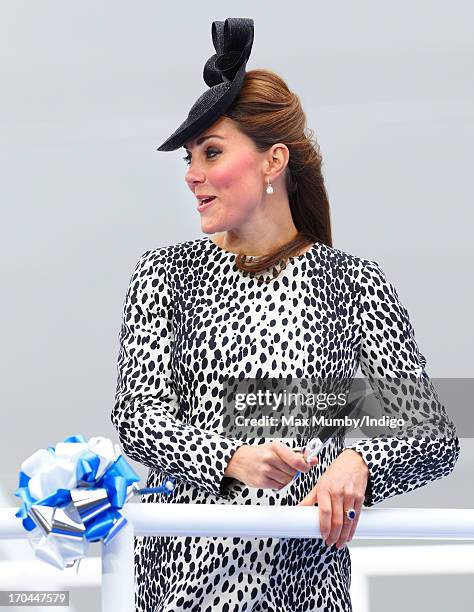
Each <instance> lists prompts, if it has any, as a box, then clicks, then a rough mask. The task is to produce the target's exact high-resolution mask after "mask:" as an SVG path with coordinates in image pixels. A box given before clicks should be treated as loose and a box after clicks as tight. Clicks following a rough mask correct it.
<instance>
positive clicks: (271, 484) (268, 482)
mask: <svg viewBox="0 0 474 612" xmlns="http://www.w3.org/2000/svg"><path fill="white" fill-rule="evenodd" d="M283 486H284V485H282V483H281V482H279V481H278V480H275V479H274V478H271V477H270V476H266V477H265V478H264V480H263V484H262V485H261V486H260V485H259V486H257V488H258V489H274V490H279V489H281V488H282V487H283Z"/></svg>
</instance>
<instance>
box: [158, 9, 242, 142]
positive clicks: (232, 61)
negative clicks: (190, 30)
mask: <svg viewBox="0 0 474 612" xmlns="http://www.w3.org/2000/svg"><path fill="white" fill-rule="evenodd" d="M211 32H212V42H213V44H214V47H215V49H216V53H215V54H214V55H213V56H211V57H210V58H209V59H208V60H207V62H206V64H205V66H204V71H203V77H204V81H205V82H206V84H207V85H208V86H209V89H208V90H207V91H205V92H204V93H203V94H202V95H201V96H200V97H199V98H198V99H197V100H196V102H195V103H194V104H193V106H192V107H191V110H190V111H189V113H188V117H187V119H186V120H185V121H184V122H183V123H182V124H181V125H180V126H179V127H178V129H177V130H176V131H175V132H173V134H171V136H170V137H169V138H168V139H167V140H165V142H164V143H163V144H162V145H160V146H159V147H158V149H157V151H175V150H176V149H179V147H181V146H183V144H184V143H185V142H187V141H188V140H192V139H193V138H194V137H195V136H197V135H198V134H200V133H201V132H202V131H203V130H206V129H207V128H208V127H210V126H211V125H212V124H213V123H214V122H215V121H217V119H219V117H220V116H221V115H222V114H223V113H225V111H226V110H227V109H228V108H229V107H230V105H231V104H232V102H233V101H234V100H235V98H236V97H237V94H238V93H239V91H240V89H241V87H242V84H243V82H244V78H245V67H246V64H247V61H248V59H249V56H250V51H251V50H252V44H253V19H247V18H245V17H229V18H228V19H226V20H225V21H214V22H213V23H212V30H211Z"/></svg>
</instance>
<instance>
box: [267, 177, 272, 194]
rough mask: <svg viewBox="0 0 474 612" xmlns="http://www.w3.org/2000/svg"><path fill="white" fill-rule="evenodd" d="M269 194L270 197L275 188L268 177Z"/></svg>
mask: <svg viewBox="0 0 474 612" xmlns="http://www.w3.org/2000/svg"><path fill="white" fill-rule="evenodd" d="M267 193H268V194H269V195H270V194H272V193H273V187H272V184H271V183H270V179H269V178H268V177H267Z"/></svg>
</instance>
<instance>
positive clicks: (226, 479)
mask: <svg viewBox="0 0 474 612" xmlns="http://www.w3.org/2000/svg"><path fill="white" fill-rule="evenodd" d="M227 442H228V445H229V448H228V450H227V452H226V453H225V455H224V457H223V459H222V464H223V467H222V469H221V470H220V472H219V473H218V487H219V496H220V497H224V498H227V499H230V498H231V496H232V495H231V492H232V485H233V484H234V483H236V482H239V481H238V480H236V479H235V478H231V477H230V476H224V472H225V470H226V468H227V466H228V465H229V462H230V460H231V459H232V457H233V455H234V453H235V451H236V450H237V449H238V448H240V447H241V446H243V444H245V442H244V441H243V440H237V439H233V438H231V439H229V438H227Z"/></svg>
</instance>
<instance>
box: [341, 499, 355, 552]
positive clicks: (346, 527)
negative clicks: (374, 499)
mask: <svg viewBox="0 0 474 612" xmlns="http://www.w3.org/2000/svg"><path fill="white" fill-rule="evenodd" d="M349 508H354V510H355V496H354V495H347V496H345V497H344V503H343V516H342V519H343V525H342V529H341V533H340V534H339V537H338V539H337V541H336V547H337V548H342V547H343V546H345V545H346V543H347V540H348V539H349V533H350V531H351V529H352V524H353V522H354V521H355V519H354V521H351V520H350V519H348V518H347V516H346V514H345V510H348V509H349Z"/></svg>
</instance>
